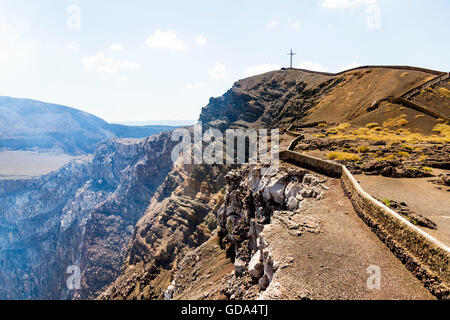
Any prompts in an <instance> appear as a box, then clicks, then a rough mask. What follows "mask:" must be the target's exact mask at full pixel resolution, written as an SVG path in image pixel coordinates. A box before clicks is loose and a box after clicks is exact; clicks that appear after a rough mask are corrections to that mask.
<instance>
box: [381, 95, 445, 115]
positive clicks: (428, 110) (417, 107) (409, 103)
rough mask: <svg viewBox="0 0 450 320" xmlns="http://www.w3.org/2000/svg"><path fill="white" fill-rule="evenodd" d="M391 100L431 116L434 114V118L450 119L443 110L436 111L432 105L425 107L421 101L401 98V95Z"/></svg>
mask: <svg viewBox="0 0 450 320" xmlns="http://www.w3.org/2000/svg"><path fill="white" fill-rule="evenodd" d="M390 101H391V102H393V103H396V104H400V105H403V106H405V107H408V108H411V109H414V110H416V111H419V112H422V113H425V114H427V115H429V116H432V117H433V118H436V119H444V120H446V121H450V117H448V116H447V115H445V114H443V113H442V112H439V111H436V110H434V109H432V108H430V107H425V106H423V105H421V104H419V103H416V102H412V101H410V100H406V99H404V98H401V97H400V98H394V99H391V100H390Z"/></svg>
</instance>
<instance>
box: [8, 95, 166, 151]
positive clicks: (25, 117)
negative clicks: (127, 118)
mask: <svg viewBox="0 0 450 320" xmlns="http://www.w3.org/2000/svg"><path fill="white" fill-rule="evenodd" d="M171 129H173V128H172V127H168V126H145V127H132V126H125V125H119V124H109V123H107V122H106V121H104V120H102V119H100V118H98V117H95V116H93V115H91V114H89V113H86V112H83V111H80V110H76V109H73V108H69V107H65V106H61V105H55V104H50V103H44V102H40V101H35V100H29V99H15V98H10V97H0V149H2V148H7V149H12V150H24V149H31V148H39V149H59V150H62V151H63V152H66V153H70V154H83V153H92V152H93V151H94V150H95V146H96V144H97V143H98V142H100V141H102V140H105V139H111V138H144V137H149V136H151V135H153V134H157V133H160V132H162V131H167V130H171Z"/></svg>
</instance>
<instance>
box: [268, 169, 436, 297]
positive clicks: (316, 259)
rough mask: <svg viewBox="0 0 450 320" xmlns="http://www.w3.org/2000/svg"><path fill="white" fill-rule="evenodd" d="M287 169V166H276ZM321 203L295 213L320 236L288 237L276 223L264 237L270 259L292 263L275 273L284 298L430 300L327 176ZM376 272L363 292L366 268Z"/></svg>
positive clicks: (311, 203) (336, 182)
mask: <svg viewBox="0 0 450 320" xmlns="http://www.w3.org/2000/svg"><path fill="white" fill-rule="evenodd" d="M282 165H288V166H291V165H289V164H284V163H283V164H282ZM327 179H328V182H327V183H326V184H327V185H328V187H330V190H328V191H326V192H325V197H324V198H323V199H322V200H319V201H318V200H306V204H305V206H304V209H303V211H302V212H301V213H299V214H300V215H305V216H308V217H314V218H318V219H320V220H321V223H320V229H321V232H320V233H304V234H303V235H302V236H300V237H298V236H294V235H292V234H291V233H290V232H289V230H287V228H286V227H285V226H282V225H280V224H277V223H273V224H272V225H270V226H268V227H266V229H265V231H264V234H265V235H266V239H267V242H268V245H269V246H270V247H272V252H273V255H274V258H275V260H277V261H281V262H283V261H284V262H286V260H289V259H288V257H290V258H293V263H292V264H288V266H285V268H283V270H282V271H281V272H278V273H277V274H276V276H275V279H274V281H275V282H278V283H279V284H280V291H281V292H282V294H283V296H282V298H284V299H298V297H299V296H302V295H304V294H305V292H307V293H308V295H309V297H310V298H311V299H332V300H335V299H364V300H380V299H381V300H385V299H386V300H394V299H407V300H410V299H435V298H434V296H432V295H431V293H430V292H429V291H428V290H427V289H425V288H424V286H423V285H422V283H421V282H420V281H419V280H417V279H416V278H415V277H414V276H413V275H412V274H411V273H410V272H409V271H408V270H407V269H406V268H405V267H404V266H403V265H402V263H401V262H400V261H399V260H398V259H397V258H396V257H395V256H394V254H393V253H391V251H390V250H389V249H388V248H387V247H386V246H385V245H384V244H383V243H382V242H381V241H380V240H379V239H378V238H377V237H376V235H375V234H374V233H372V231H371V230H370V229H369V227H368V226H367V225H366V224H365V223H364V222H363V221H362V220H361V219H360V218H359V216H358V215H357V214H356V212H355V211H354V210H353V207H352V205H351V203H350V201H349V200H348V198H347V197H346V196H345V195H344V193H343V191H342V188H341V186H340V181H339V180H338V179H331V178H327ZM372 265H375V266H378V267H379V268H380V270H381V288H380V290H369V289H368V287H367V280H368V277H369V276H370V275H369V274H368V273H367V268H368V267H369V266H372Z"/></svg>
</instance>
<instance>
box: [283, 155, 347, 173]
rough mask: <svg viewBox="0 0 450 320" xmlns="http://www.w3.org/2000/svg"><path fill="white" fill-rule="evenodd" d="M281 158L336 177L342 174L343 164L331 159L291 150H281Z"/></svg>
mask: <svg viewBox="0 0 450 320" xmlns="http://www.w3.org/2000/svg"><path fill="white" fill-rule="evenodd" d="M280 159H281V160H283V161H286V162H289V163H292V164H295V165H298V166H300V167H303V168H305V169H310V170H312V171H317V172H319V173H322V174H325V175H327V176H331V177H335V178H340V177H341V176H342V166H341V165H340V164H336V163H334V162H331V161H326V160H322V159H319V158H314V157H311V156H307V155H304V154H301V153H298V152H293V151H289V150H287V151H281V152H280Z"/></svg>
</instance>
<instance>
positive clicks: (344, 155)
mask: <svg viewBox="0 0 450 320" xmlns="http://www.w3.org/2000/svg"><path fill="white" fill-rule="evenodd" d="M327 158H328V159H330V160H349V161H358V160H361V158H360V157H359V156H358V155H357V154H355V153H348V152H338V151H333V152H330V153H329V154H328V155H327Z"/></svg>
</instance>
